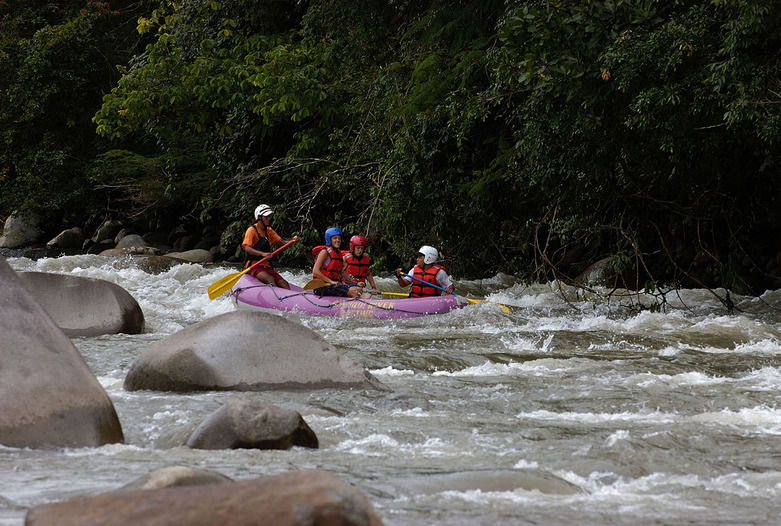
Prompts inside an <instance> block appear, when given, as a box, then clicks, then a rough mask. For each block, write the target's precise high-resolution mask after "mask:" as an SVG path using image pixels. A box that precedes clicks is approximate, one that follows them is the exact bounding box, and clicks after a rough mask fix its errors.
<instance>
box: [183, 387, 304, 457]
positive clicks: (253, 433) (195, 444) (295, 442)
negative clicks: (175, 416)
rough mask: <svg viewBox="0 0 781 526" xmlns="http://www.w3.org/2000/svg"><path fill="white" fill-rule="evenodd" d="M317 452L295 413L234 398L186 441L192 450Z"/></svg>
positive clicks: (250, 400)
mask: <svg viewBox="0 0 781 526" xmlns="http://www.w3.org/2000/svg"><path fill="white" fill-rule="evenodd" d="M293 446H301V447H309V448H313V449H317V447H318V441H317V436H316V435H315V433H314V431H312V429H311V428H310V427H309V426H308V425H307V423H306V422H304V419H303V418H302V417H301V415H300V414H299V413H298V412H297V411H293V410H292V409H283V408H281V407H278V406H275V405H272V404H264V403H263V402H259V401H257V400H252V399H250V398H236V399H234V400H231V401H229V402H228V403H227V404H225V405H224V406H222V407H221V408H219V409H218V410H217V411H215V412H214V413H212V414H211V415H210V416H209V417H207V418H206V420H204V421H203V422H202V423H201V425H199V426H198V427H197V428H196V430H195V431H194V432H193V434H192V436H190V439H189V440H188V441H187V447H191V448H194V449H290V448H292V447H293Z"/></svg>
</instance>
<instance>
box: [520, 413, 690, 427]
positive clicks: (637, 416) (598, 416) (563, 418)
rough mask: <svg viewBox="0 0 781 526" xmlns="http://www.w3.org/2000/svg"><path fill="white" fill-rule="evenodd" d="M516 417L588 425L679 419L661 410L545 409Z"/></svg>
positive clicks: (671, 421)
mask: <svg viewBox="0 0 781 526" xmlns="http://www.w3.org/2000/svg"><path fill="white" fill-rule="evenodd" d="M515 418H518V419H520V420H533V421H543V422H556V423H560V424H564V423H565V422H573V423H578V424H588V425H593V424H599V423H605V422H648V423H654V424H662V423H673V422H676V421H677V419H678V417H677V415H674V414H670V413H662V412H660V411H654V412H649V413H628V412H623V413H574V412H571V411H565V412H561V413H555V412H553V411H546V410H544V409H540V410H537V411H531V412H521V413H517V414H516V415H515Z"/></svg>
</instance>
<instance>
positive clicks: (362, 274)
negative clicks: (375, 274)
mask: <svg viewBox="0 0 781 526" xmlns="http://www.w3.org/2000/svg"><path fill="white" fill-rule="evenodd" d="M344 262H345V263H347V267H346V268H345V269H344V271H345V272H347V273H348V274H349V275H351V276H352V277H354V278H355V279H358V280H365V279H366V276H368V275H369V265H370V263H371V262H370V258H369V256H368V255H367V254H362V255H361V258H360V259H358V258H357V257H355V254H353V253H352V252H345V253H344Z"/></svg>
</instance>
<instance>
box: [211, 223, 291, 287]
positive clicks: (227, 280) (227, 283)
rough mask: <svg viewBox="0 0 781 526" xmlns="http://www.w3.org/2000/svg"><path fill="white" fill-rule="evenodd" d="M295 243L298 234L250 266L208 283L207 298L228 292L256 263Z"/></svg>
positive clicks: (258, 263)
mask: <svg viewBox="0 0 781 526" xmlns="http://www.w3.org/2000/svg"><path fill="white" fill-rule="evenodd" d="M296 243H298V236H293V239H291V240H290V241H288V242H287V243H285V244H284V245H282V246H281V247H279V248H278V249H276V250H275V251H274V252H272V253H271V254H269V255H268V256H266V257H264V258H263V259H261V260H260V261H256V262H255V263H253V264H252V265H251V266H249V267H247V268H246V269H244V270H242V271H241V272H236V273H235V274H229V275H227V276H225V277H224V278H222V279H221V280H218V281H215V282H214V283H212V284H211V285H209V289H208V291H209V299H210V300H213V299H214V298H216V297H218V296H222V295H223V294H224V293H226V292H228V291H229V290H230V289H231V287H233V286H234V285H235V284H236V283H238V281H239V279H241V277H242V276H243V275H244V274H246V273H247V272H249V271H250V270H252V269H253V268H255V267H256V266H257V265H262V264H263V263H264V262H266V261H268V259H269V258H270V257H271V256H274V255H275V254H279V253H280V252H282V251H283V250H285V249H286V248H287V247H289V246H290V245H294V244H296Z"/></svg>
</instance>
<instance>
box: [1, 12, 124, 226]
mask: <svg viewBox="0 0 781 526" xmlns="http://www.w3.org/2000/svg"><path fill="white" fill-rule="evenodd" d="M126 21H127V16H126V15H123V14H122V13H120V12H119V11H115V10H113V9H112V8H111V7H110V6H109V5H108V4H107V3H100V2H84V1H80V2H59V3H55V2H48V1H41V0H32V1H21V0H10V1H3V2H0V71H1V72H2V75H0V137H2V140H1V141H0V181H2V192H0V210H2V211H3V212H4V213H6V214H7V213H8V211H9V210H12V209H16V208H25V209H33V210H40V211H44V212H51V211H58V212H60V213H62V212H64V211H66V210H69V211H77V210H78V209H79V208H82V209H83V208H84V207H85V206H89V204H88V203H92V204H95V206H100V204H102V203H97V202H96V199H95V197H96V196H95V194H94V193H93V192H91V191H90V185H89V184H87V183H86V181H87V167H88V166H89V165H90V163H91V160H92V159H93V158H94V156H95V153H96V150H97V149H98V148H99V144H100V141H99V139H98V137H96V135H95V133H94V125H92V123H91V118H92V115H93V114H94V111H95V109H96V108H97V107H98V106H99V104H100V100H101V97H102V95H103V93H104V92H105V91H106V90H107V89H110V87H111V86H112V85H113V84H114V83H116V81H117V79H118V78H119V75H118V73H117V71H116V63H117V61H120V60H127V57H128V56H129V52H130V51H132V47H133V45H134V42H135V41H137V40H138V37H137V36H135V37H133V35H130V34H129V33H128V32H126V31H122V24H123V23H125V22H126ZM130 37H132V38H130ZM55 215H56V214H55Z"/></svg>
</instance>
